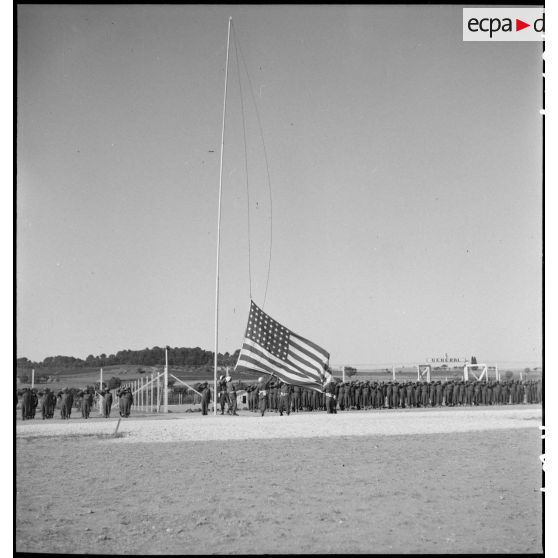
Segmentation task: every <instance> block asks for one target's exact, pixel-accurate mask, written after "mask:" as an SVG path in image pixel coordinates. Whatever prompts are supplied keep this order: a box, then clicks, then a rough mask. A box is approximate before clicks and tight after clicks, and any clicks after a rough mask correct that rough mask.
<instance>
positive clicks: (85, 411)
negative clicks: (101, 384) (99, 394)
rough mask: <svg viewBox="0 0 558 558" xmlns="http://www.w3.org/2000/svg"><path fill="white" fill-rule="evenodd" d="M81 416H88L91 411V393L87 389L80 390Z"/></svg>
mask: <svg viewBox="0 0 558 558" xmlns="http://www.w3.org/2000/svg"><path fill="white" fill-rule="evenodd" d="M80 395H81V417H82V418H86V419H88V418H89V414H90V413H91V405H92V404H93V395H92V394H91V393H90V392H89V389H87V388H86V389H85V390H84V391H82V392H81V394H80Z"/></svg>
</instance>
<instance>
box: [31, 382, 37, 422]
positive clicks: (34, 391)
mask: <svg viewBox="0 0 558 558" xmlns="http://www.w3.org/2000/svg"><path fill="white" fill-rule="evenodd" d="M38 406H39V396H38V395H37V388H33V389H32V390H31V416H30V417H29V418H32V419H34V418H35V413H36V412H37V407H38Z"/></svg>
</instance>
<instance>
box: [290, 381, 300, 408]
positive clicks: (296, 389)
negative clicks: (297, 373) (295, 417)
mask: <svg viewBox="0 0 558 558" xmlns="http://www.w3.org/2000/svg"><path fill="white" fill-rule="evenodd" d="M300 391H301V390H300V386H297V385H294V386H293V391H292V410H293V412H295V413H298V411H300Z"/></svg>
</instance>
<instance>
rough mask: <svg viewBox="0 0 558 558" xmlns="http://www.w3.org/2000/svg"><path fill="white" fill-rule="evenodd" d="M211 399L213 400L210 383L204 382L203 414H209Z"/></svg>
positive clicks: (202, 393) (202, 396)
mask: <svg viewBox="0 0 558 558" xmlns="http://www.w3.org/2000/svg"><path fill="white" fill-rule="evenodd" d="M210 401H211V390H210V389H209V385H208V383H207V382H204V383H203V384H202V391H201V408H202V415H207V409H208V407H209V402H210Z"/></svg>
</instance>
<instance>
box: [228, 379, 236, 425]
mask: <svg viewBox="0 0 558 558" xmlns="http://www.w3.org/2000/svg"><path fill="white" fill-rule="evenodd" d="M226 389H227V400H228V403H229V408H228V409H227V414H231V415H236V416H238V413H237V412H236V406H237V402H236V387H235V385H234V384H233V382H232V379H231V377H230V376H227V378H226Z"/></svg>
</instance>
